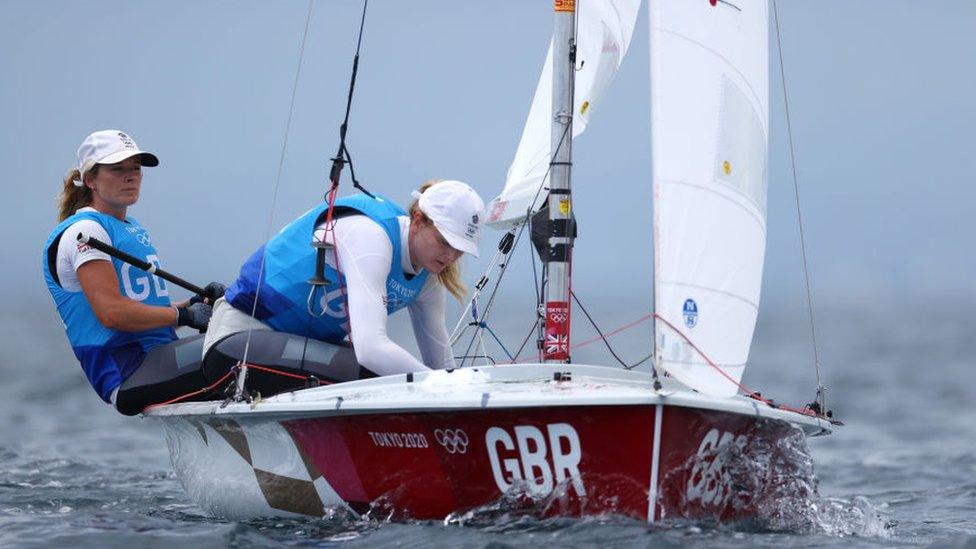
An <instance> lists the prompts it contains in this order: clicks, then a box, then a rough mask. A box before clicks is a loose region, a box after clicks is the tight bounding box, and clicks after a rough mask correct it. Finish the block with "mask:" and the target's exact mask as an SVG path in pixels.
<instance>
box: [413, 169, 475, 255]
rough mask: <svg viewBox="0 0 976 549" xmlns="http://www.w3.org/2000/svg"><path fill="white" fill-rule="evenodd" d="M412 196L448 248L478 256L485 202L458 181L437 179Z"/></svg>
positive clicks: (472, 190)
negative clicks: (421, 191) (438, 180)
mask: <svg viewBox="0 0 976 549" xmlns="http://www.w3.org/2000/svg"><path fill="white" fill-rule="evenodd" d="M413 196H414V198H417V207H418V208H420V211H422V212H424V214H425V215H426V216H427V217H428V218H429V219H430V220H431V221H432V222H433V223H434V226H435V227H437V230H438V231H440V233H441V236H443V237H444V240H446V241H447V243H448V244H450V245H451V247H452V248H454V249H455V250H460V251H462V252H465V253H469V254H471V255H473V256H475V257H478V236H479V234H480V233H481V219H482V218H483V217H484V212H485V203H484V202H483V201H482V200H481V197H480V196H478V193H476V192H475V191H474V189H472V188H471V187H469V186H468V185H467V184H466V183H462V182H460V181H440V182H438V183H434V184H433V185H432V186H430V187H428V188H427V190H426V191H424V192H423V193H419V192H417V191H414V192H413Z"/></svg>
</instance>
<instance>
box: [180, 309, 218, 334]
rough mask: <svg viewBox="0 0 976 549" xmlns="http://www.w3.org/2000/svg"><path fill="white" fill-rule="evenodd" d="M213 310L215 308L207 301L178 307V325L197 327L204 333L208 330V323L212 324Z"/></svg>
mask: <svg viewBox="0 0 976 549" xmlns="http://www.w3.org/2000/svg"><path fill="white" fill-rule="evenodd" d="M212 312H213V308H212V307H211V306H210V305H207V304H206V303H194V304H192V305H188V306H186V307H177V308H176V315H177V316H176V325H177V326H189V327H190V328H195V329H197V330H199V331H200V333H201V334H202V333H204V332H206V331H207V325H208V324H210V314H211V313H212Z"/></svg>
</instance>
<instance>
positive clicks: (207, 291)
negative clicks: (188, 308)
mask: <svg viewBox="0 0 976 549" xmlns="http://www.w3.org/2000/svg"><path fill="white" fill-rule="evenodd" d="M225 291H227V288H226V287H225V286H224V285H223V284H221V283H220V282H211V283H210V284H207V286H206V287H205V288H204V289H203V296H199V295H196V294H194V295H193V297H191V298H190V301H189V302H188V303H187V304H188V305H193V304H194V303H206V304H208V305H213V304H214V302H215V301H217V300H218V299H220V298H222V297H224V292H225Z"/></svg>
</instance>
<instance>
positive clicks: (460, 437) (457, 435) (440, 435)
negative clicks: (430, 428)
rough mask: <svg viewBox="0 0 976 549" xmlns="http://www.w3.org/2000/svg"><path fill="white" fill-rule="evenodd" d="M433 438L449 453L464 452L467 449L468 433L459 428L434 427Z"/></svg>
mask: <svg viewBox="0 0 976 549" xmlns="http://www.w3.org/2000/svg"><path fill="white" fill-rule="evenodd" d="M434 439H435V440H437V442H438V444H440V445H441V446H443V447H444V449H445V450H447V453H449V454H464V453H466V452H467V451H468V434H467V433H465V432H464V431H462V430H461V429H435V430H434Z"/></svg>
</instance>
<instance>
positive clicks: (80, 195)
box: [58, 166, 98, 223]
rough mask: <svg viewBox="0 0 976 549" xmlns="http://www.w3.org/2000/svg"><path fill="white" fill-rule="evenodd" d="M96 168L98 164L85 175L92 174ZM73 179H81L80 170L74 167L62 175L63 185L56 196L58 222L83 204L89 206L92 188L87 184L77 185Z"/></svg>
mask: <svg viewBox="0 0 976 549" xmlns="http://www.w3.org/2000/svg"><path fill="white" fill-rule="evenodd" d="M97 170H98V166H95V167H93V168H92V169H91V170H89V171H88V173H86V174H85V175H88V174H92V175H94V174H95V172H96V171H97ZM75 181H82V178H81V172H80V171H78V168H74V169H73V170H71V171H69V172H68V173H67V175H65V176H64V187H63V188H62V189H61V195H60V196H58V222H59V223H60V222H61V221H64V220H65V219H68V218H69V217H71V216H72V215H74V213H75V212H76V211H78V210H79V209H81V208H84V207H85V206H91V203H92V190H91V189H89V188H88V186H87V185H82V186H80V187H79V186H77V185H75Z"/></svg>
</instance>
